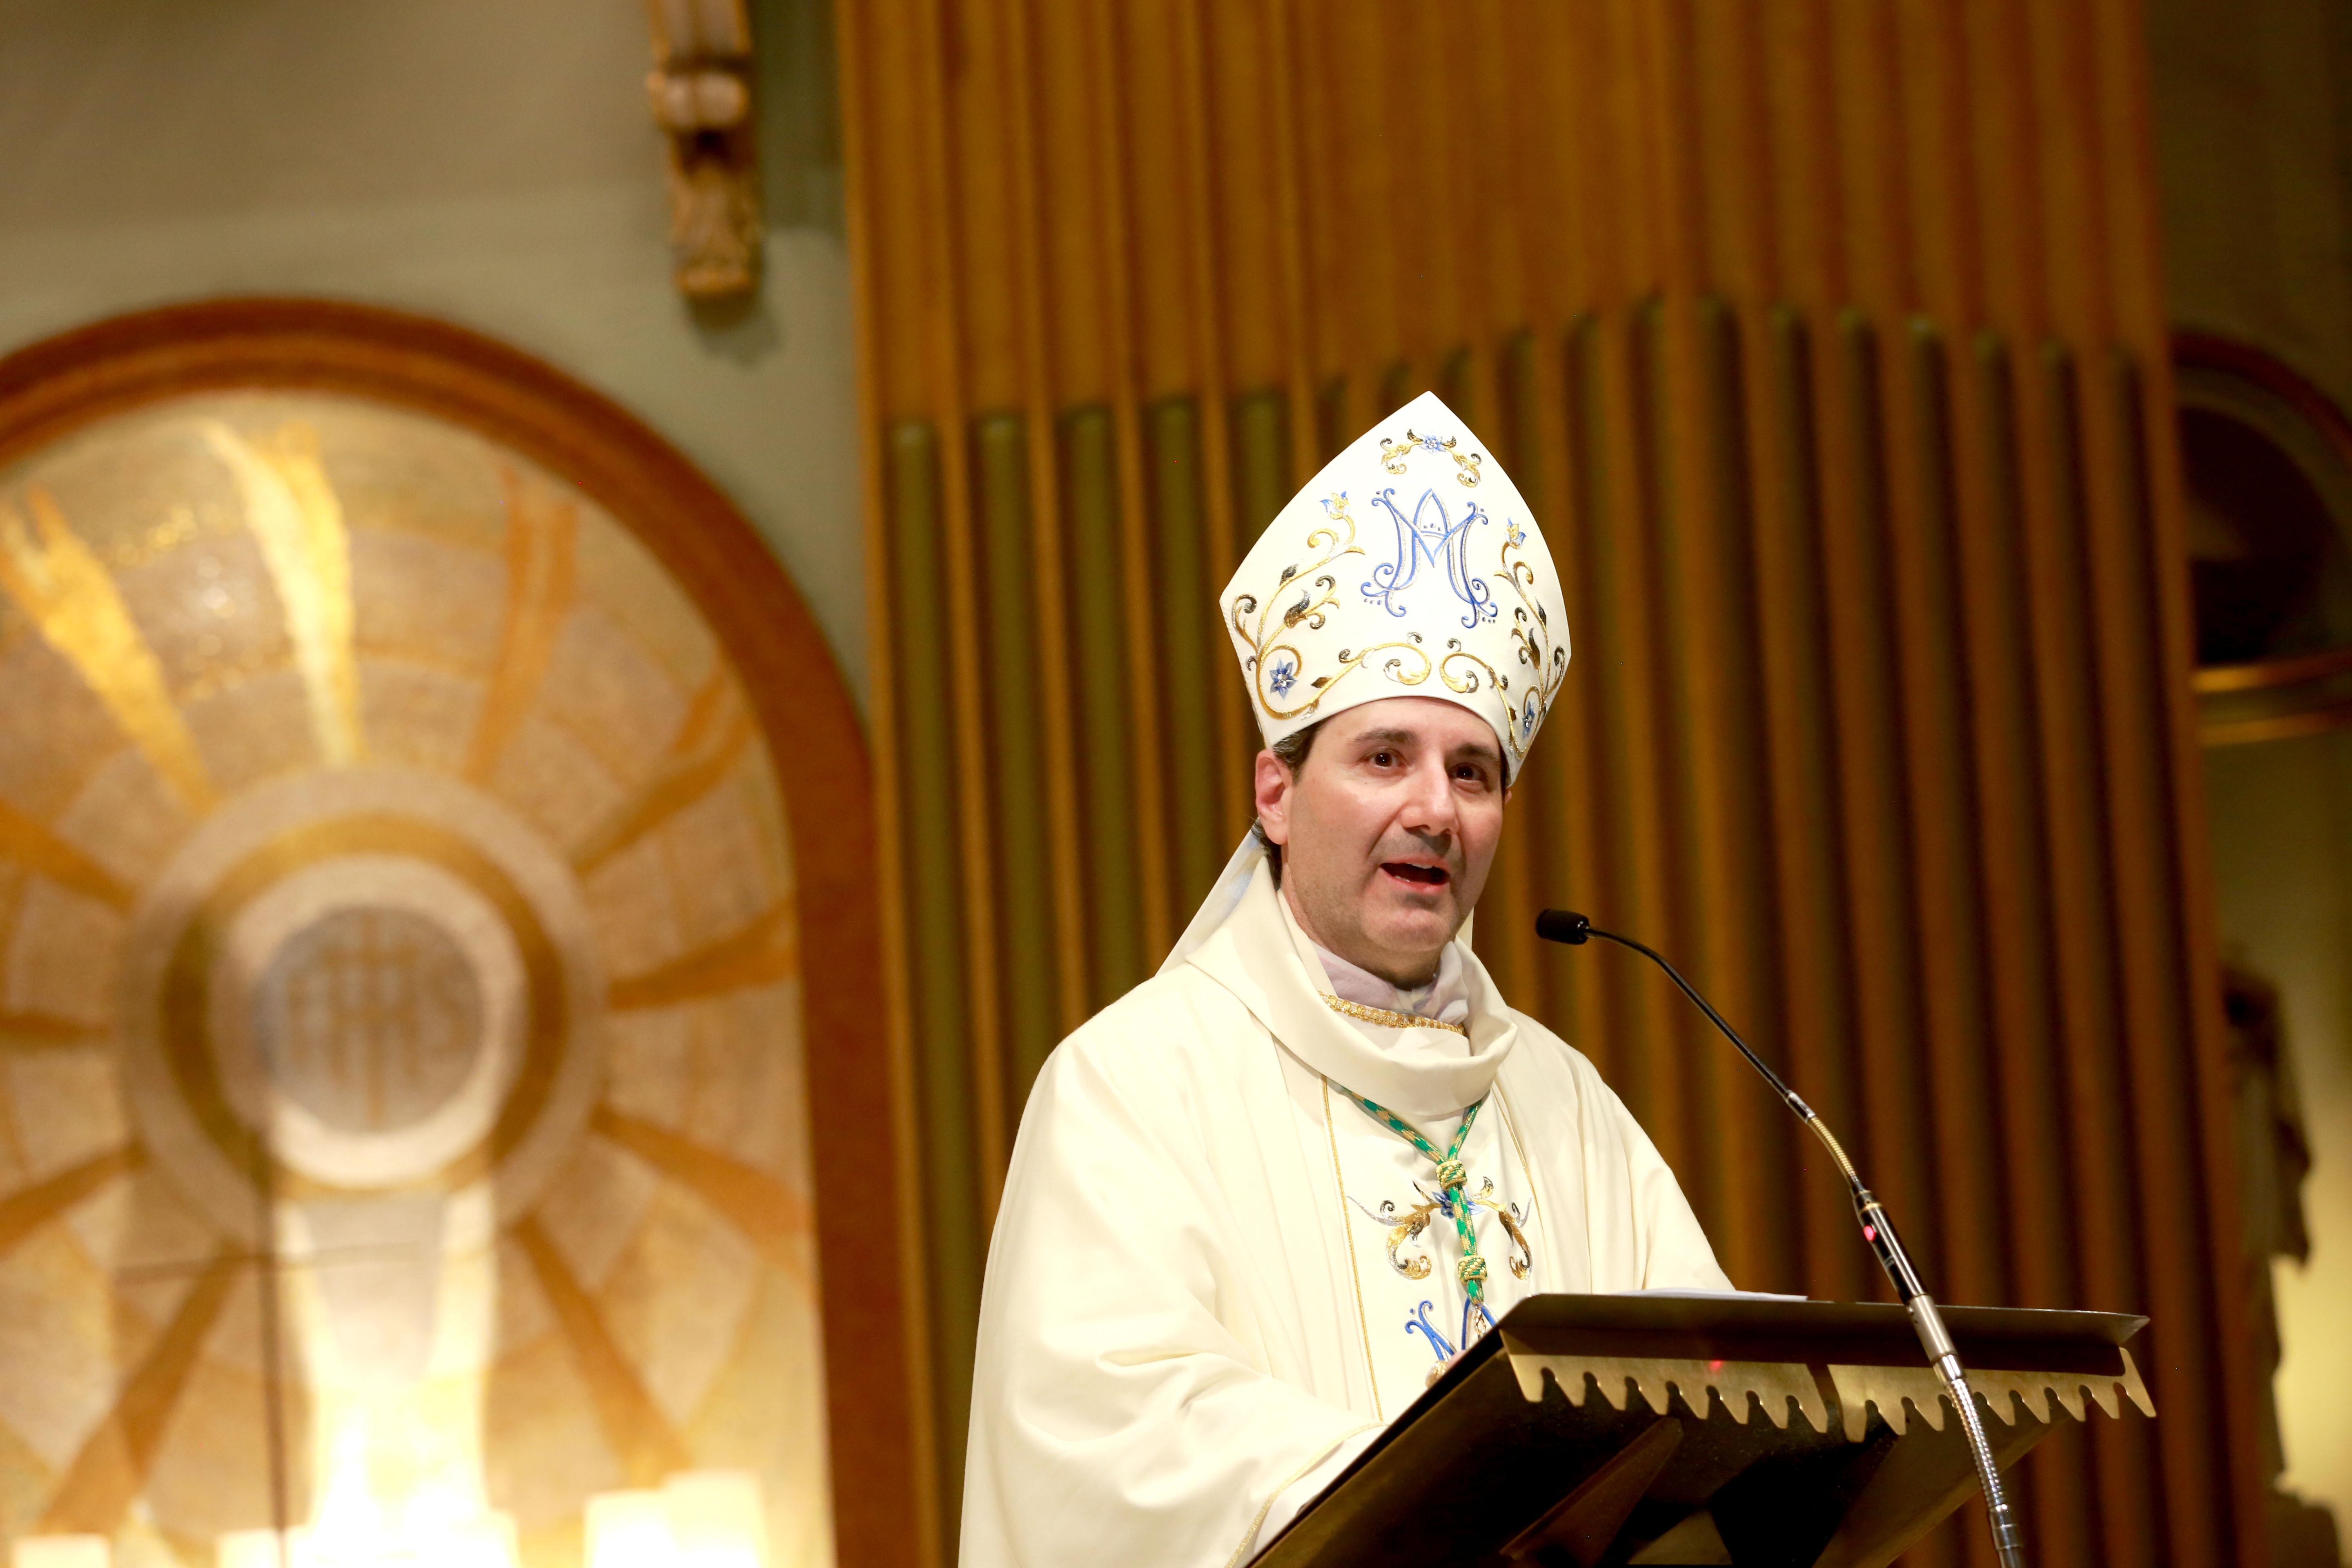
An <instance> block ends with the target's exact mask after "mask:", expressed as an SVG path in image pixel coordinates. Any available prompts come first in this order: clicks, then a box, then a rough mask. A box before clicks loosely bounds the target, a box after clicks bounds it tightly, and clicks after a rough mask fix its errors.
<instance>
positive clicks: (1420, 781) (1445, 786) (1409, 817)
mask: <svg viewBox="0 0 2352 1568" xmlns="http://www.w3.org/2000/svg"><path fill="white" fill-rule="evenodd" d="M1406 804H1407V809H1406V812H1405V826H1407V827H1409V828H1411V829H1412V831H1413V832H1415V833H1419V834H1423V835H1426V836H1427V837H1433V838H1443V837H1448V836H1449V835H1451V834H1452V833H1453V832H1454V828H1455V827H1456V826H1459V824H1460V821H1461V809H1460V804H1459V803H1458V802H1457V801H1455V800H1454V780H1453V778H1452V776H1451V775H1450V774H1449V773H1447V772H1446V770H1445V767H1444V764H1443V763H1436V764H1432V765H1428V766H1423V767H1419V768H1415V769H1414V770H1413V773H1412V798H1411V800H1410V801H1408V802H1407V803H1406Z"/></svg>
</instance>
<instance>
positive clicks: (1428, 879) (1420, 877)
mask: <svg viewBox="0 0 2352 1568" xmlns="http://www.w3.org/2000/svg"><path fill="white" fill-rule="evenodd" d="M1381 870H1383V871H1386V872H1387V873H1388V874H1389V875H1390V876H1391V877H1394V878H1395V879H1397V880H1398V881H1400V882H1402V883H1403V884H1404V885H1405V886H1407V887H1409V888H1422V889H1438V888H1442V887H1444V886H1445V884H1446V883H1448V882H1450V881H1452V880H1453V879H1454V873H1453V872H1451V871H1448V870H1447V869H1446V868H1444V867H1443V866H1422V865H1417V864H1415V863H1414V862H1412V861H1411V860H1383V861H1382V862H1381Z"/></svg>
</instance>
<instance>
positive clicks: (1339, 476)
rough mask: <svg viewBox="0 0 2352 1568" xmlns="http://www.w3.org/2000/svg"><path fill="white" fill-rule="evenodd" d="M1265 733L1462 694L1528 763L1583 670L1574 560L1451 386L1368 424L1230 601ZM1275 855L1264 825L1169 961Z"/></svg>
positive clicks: (1274, 536)
mask: <svg viewBox="0 0 2352 1568" xmlns="http://www.w3.org/2000/svg"><path fill="white" fill-rule="evenodd" d="M1220 606H1221V608H1222V610H1223V617H1224V623H1225V630H1226V631H1227V632H1228V633H1229V634H1230V635H1231V636H1232V637H1233V639H1234V652H1235V654H1236V655H1237V656H1238V657H1239V658H1240V659H1241V663H1242V675H1243V678H1244V680H1245V681H1246V682H1247V684H1248V686H1249V689H1250V707H1251V710H1252V711H1253V712H1254V713H1255V716H1256V718H1257V727H1258V732H1259V733H1260V734H1261V735H1263V736H1264V737H1265V743H1266V744H1267V745H1269V746H1271V745H1273V744H1274V743H1275V742H1277V741H1279V740H1281V739H1282V738H1283V737H1284V736H1286V735H1289V734H1293V733H1295V732H1297V731H1300V730H1304V729H1306V728H1307V726H1308V725H1310V724H1316V723H1319V722H1321V721H1323V720H1326V719H1328V718H1330V717H1331V716H1332V715H1333V714H1335V713H1343V712H1345V711H1347V710H1349V709H1350V708H1353V707H1356V706H1357V705H1358V704H1360V703H1364V702H1375V701H1378V700H1380V699H1381V698H1383V697H1437V698H1443V699H1444V700H1446V701H1449V702H1458V703H1460V704H1461V705H1462V706H1463V707H1465V708H1467V709H1468V710H1470V711H1472V712H1473V713H1475V714H1477V715H1478V717H1480V718H1481V719H1484V720H1485V721H1486V722H1487V724H1488V725H1489V726H1490V727H1491V728H1492V729H1493V730H1494V731H1495V736H1496V740H1498V741H1499V742H1501V743H1502V748H1503V760H1504V771H1505V773H1506V776H1507V777H1509V778H1513V779H1516V778H1517V777H1518V773H1519V767H1520V764H1521V763H1523V762H1525V761H1526V758H1527V754H1528V747H1530V746H1531V745H1533V744H1534V743H1535V738H1536V732H1537V731H1538V730H1540V729H1541V728H1542V727H1543V721H1544V715H1545V714H1546V713H1548V712H1549V711H1550V710H1551V704H1552V699H1553V698H1555V697H1557V696H1558V695H1559V688H1560V683H1561V681H1562V680H1564V679H1566V678H1567V674H1568V606H1567V605H1566V603H1565V601H1564V600H1563V599H1562V598H1561V596H1560V585H1559V573H1557V572H1556V571H1554V570H1553V569H1552V563H1551V552H1550V551H1549V550H1548V549H1546V548H1545V546H1544V540H1543V531H1541V530H1540V529H1538V527H1537V526H1536V520H1535V515H1534V513H1533V512H1531V511H1529V510H1528V503H1527V501H1526V500H1524V499H1523V498H1522V497H1521V496H1520V494H1519V491H1518V487H1517V486H1516V485H1514V484H1512V483H1511V479H1510V476H1509V475H1508V474H1506V473H1505V472H1503V469H1502V465H1500V464H1499V463H1496V461H1495V460H1494V458H1492V457H1491V456H1489V455H1488V453H1487V452H1486V447H1485V444H1484V443H1482V442H1481V441H1480V440H1479V439H1478V438H1477V437H1476V436H1475V435H1474V434H1472V433H1471V430H1470V427H1469V426H1466V425H1465V424H1463V422H1462V421H1461V420H1460V419H1459V418H1458V417H1456V416H1455V415H1454V411H1453V410H1452V409H1449V408H1448V407H1446V406H1445V405H1444V404H1443V403H1440V402H1439V401H1438V400H1437V398H1436V396H1435V395H1433V394H1431V393H1426V392H1425V393H1423V394H1422V395H1420V396H1419V397H1416V398H1414V399H1413V400H1412V402H1411V403H1408V404H1406V405H1404V406H1403V407H1402V408H1400V409H1398V410H1397V411H1396V412H1395V413H1394V414H1391V415H1390V416H1388V417H1387V418H1386V419H1383V420H1381V422H1380V423H1379V424H1377V425H1375V426H1372V427H1371V428H1370V430H1367V431H1365V432H1364V434H1363V435H1361V436H1360V437H1357V438H1356V440H1355V442H1354V443H1353V444H1352V445H1350V446H1349V447H1348V449H1347V450H1346V451H1344V452H1341V453H1340V454H1339V456H1338V457H1336V458H1332V459H1331V460H1330V461H1329V462H1328V463H1327V464H1325V465H1324V466H1323V470H1322V471H1321V472H1320V473H1318V474H1317V475H1316V476H1315V478H1314V479H1312V480H1310V481H1309V482H1308V483H1307V487H1306V488H1305V489H1301V490H1300V491H1299V492H1298V493H1297V495H1295V496H1293V497H1291V498H1290V501H1289V504H1288V505H1286V506H1285V507H1284V508H1283V509H1282V510H1281V511H1280V512H1279V513H1277V514H1276V517H1275V520H1274V521H1273V522H1272V523H1270V524H1269V525H1268V526H1267V528H1266V531H1265V532H1264V533H1263V534H1261V535H1259V536H1258V542H1257V543H1256V544H1255V546H1254V547H1253V548H1252V549H1251V551H1250V552H1249V554H1248V556H1247V557H1246V558H1244V560H1243V562H1242V564H1241V569H1240V570H1239V571H1237V572H1235V573H1234V577H1233V581H1232V582H1230V583H1228V584H1225V591H1224V594H1223V597H1222V599H1221V600H1220ZM1263 858H1265V848H1264V847H1263V846H1262V845H1261V844H1260V843H1259V842H1258V838H1257V836H1256V834H1255V833H1252V834H1251V835H1249V836H1248V837H1245V838H1244V839H1243V840H1242V844H1241V847H1240V848H1239V849H1236V850H1235V851H1234V858H1233V859H1232V861H1230V862H1229V863H1228V864H1227V866H1226V868H1225V870H1224V873H1223V875H1222V876H1220V877H1219V878H1218V879H1217V886H1216V888H1215V889H1213V890H1212V891H1211V893H1210V895H1209V897H1208V900H1207V901H1206V902H1204V903H1202V906H1201V910H1200V912H1199V913H1198V914H1196V915H1194V916H1193V917H1192V924H1191V925H1190V926H1188V927H1186V928H1185V931H1184V934H1183V936H1182V937H1181V938H1180V939H1178V941H1177V943H1176V948H1175V951H1174V952H1171V953H1170V954H1169V956H1168V961H1167V963H1165V964H1163V965H1162V966H1161V967H1162V969H1163V970H1164V969H1166V968H1169V967H1171V966H1173V965H1175V964H1177V963H1181V962H1183V959H1184V957H1185V955H1186V954H1187V953H1189V952H1192V949H1193V948H1195V947H1197V946H1199V945H1200V944H1201V943H1202V942H1205V941H1207V940H1208V938H1209V936H1210V934H1211V933H1212V932H1213V931H1215V930H1216V929H1217V927H1218V926H1220V925H1222V924H1223V923H1224V919H1225V917H1226V916H1227V915H1228V914H1230V913H1232V912H1233V909H1234V905H1235V904H1236V903H1238V902H1239V901H1240V900H1241V896H1242V892H1243V890H1244V889H1246V888H1247V887H1248V886H1249V881H1250V878H1251V876H1252V875H1253V874H1254V873H1255V870H1256V869H1257V866H1258V863H1259V861H1260V860H1262V859H1263Z"/></svg>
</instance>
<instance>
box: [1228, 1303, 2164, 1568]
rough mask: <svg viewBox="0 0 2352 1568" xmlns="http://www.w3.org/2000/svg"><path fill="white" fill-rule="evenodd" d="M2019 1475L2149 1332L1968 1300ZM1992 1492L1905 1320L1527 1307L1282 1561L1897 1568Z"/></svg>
mask: <svg viewBox="0 0 2352 1568" xmlns="http://www.w3.org/2000/svg"><path fill="white" fill-rule="evenodd" d="M1944 1316H1945V1321H1946V1323H1947V1325H1948V1327H1949V1328H1950V1330H1951V1332H1952V1336H1953V1338H1954V1339H1955V1340H1956V1341H1957V1342H1958V1345H1959V1351H1960V1356H1961V1359H1962V1360H1963V1361H1965V1362H1966V1363H1967V1364H1968V1368H1969V1379H1970V1381H1971V1383H1972V1384H1974V1386H1975V1388H1976V1391H1977V1394H1978V1396H1979V1408H1980V1409H1982V1408H1987V1407H1989V1408H1990V1411H1991V1414H1992V1416H1993V1417H1995V1419H1988V1420H1987V1421H1986V1423H1985V1425H1986V1427H1987V1436H1989V1437H1990V1440H1991V1443H1992V1447H1993V1454H1994V1458H1995V1459H1996V1461H1997V1462H1998V1463H1999V1464H2000V1466H2001V1468H2008V1467H2009V1466H2010V1465H2011V1464H2013V1463H2014V1462H2015V1461H2016V1460H2017V1459H2018V1458H2020V1457H2021V1455H2023V1454H2024V1452H2025V1451H2026V1450H2027V1449H2028V1448H2031V1447H2033V1445H2034V1444H2036V1443H2038V1442H2040V1441H2041V1440H2042V1438H2043V1437H2045V1436H2048V1435H2049V1434H2050V1432H2051V1431H2052V1429H2053V1425H2054V1424H2055V1423H2056V1421H2057V1420H2058V1419H2059V1412H2060V1411H2063V1412H2064V1413H2065V1415H2067V1416H2069V1417H2071V1418H2072V1419H2074V1420H2076V1421H2082V1420H2085V1419H2087V1418H2088V1415H2089V1405H2091V1404H2096V1405H2098V1406H2099V1407H2100V1408H2102V1409H2104V1410H2105V1412H2106V1413H2107V1415H2110V1416H2112V1417H2120V1416H2121V1415H2122V1414H2123V1407H2124V1404H2125V1403H2126V1401H2128V1402H2129V1403H2130V1404H2132V1405H2137V1406H2138V1407H2139V1410H2140V1413H2141V1414H2142V1415H2150V1416H2152V1415H2155V1414H2156V1410H2155V1408H2154V1406H2153V1405H2150V1404H2149V1403H2148V1397H2147V1388H2146V1387H2145V1386H2143V1385H2142V1384H2141V1383H2140V1377H2139V1369H2138V1368H2137V1366H2135V1365H2134V1364H2133V1363H2132V1358H2131V1352H2129V1351H2127V1350H2126V1349H2125V1348H2124V1344H2125V1342H2126V1341H2127V1340H2129V1339H2130V1338H2131V1337H2132V1336H2133V1335H2134V1334H2136V1333H2137V1332H2138V1331H2140V1329H2141V1328H2142V1327H2143V1326H2144V1325H2145V1324H2146V1323H2147V1319H2145V1318H2134V1317H2124V1316H2120V1315H2117V1314H2115V1313H2110V1312H2051V1311H2033V1310H2014V1309H2006V1308H1992V1307H1947V1308H1945V1309H1944ZM1976 1489H1977V1478H1976V1472H1975V1470H1974V1468H1972V1466H1971V1464H1970V1461H1969V1454H1968V1450H1967V1447H1966V1446H1965V1444H1964V1443H1963V1442H1962V1439H1961V1435H1960V1424H1959V1422H1958V1420H1956V1419H1954V1418H1953V1415H1952V1412H1951V1411H1950V1410H1949V1408H1948V1405H1947V1404H1946V1402H1945V1400H1944V1397H1943V1390H1942V1385H1941V1384H1939V1383H1938V1382H1937V1378H1936V1374H1935V1373H1933V1372H1932V1371H1930V1370H1929V1369H1928V1367H1927V1365H1926V1364H1925V1363H1923V1362H1922V1361H1921V1358H1920V1354H1919V1340H1918V1336H1917V1335H1916V1333H1915V1332H1914V1331H1913V1330H1912V1327H1911V1321H1910V1320H1909V1318H1907V1317H1906V1315H1905V1314H1904V1310H1903V1309H1902V1308H1900V1307H1894V1306H1858V1305H1846V1304H1842V1303H1834V1302H1823V1301H1782V1300H1755V1299H1741V1298H1737V1297H1671V1296H1538V1297H1535V1298H1533V1299H1531V1300H1527V1301H1523V1302H1521V1303H1520V1304H1519V1305H1518V1306H1517V1307H1516V1308H1514V1309H1512V1310H1511V1311H1510V1312H1509V1313H1508V1314H1507V1316H1506V1317H1505V1318H1504V1319H1503V1321H1502V1322H1501V1323H1500V1324H1499V1325H1498V1326H1497V1327H1496V1329H1495V1331H1493V1332H1491V1333H1489V1334H1487V1335H1486V1337H1485V1338H1483V1339H1481V1340H1480V1341H1479V1342H1477V1343H1476V1344H1475V1345H1473V1346H1472V1347H1471V1348H1470V1349H1469V1351H1468V1352H1465V1354H1464V1355H1463V1356H1462V1358H1461V1359H1460V1360H1459V1361H1457V1362H1456V1363H1454V1365H1453V1367H1451V1368H1450V1369H1449V1370H1448V1371H1447V1372H1446V1373H1445V1375H1444V1377H1442V1378H1440V1379H1439V1380H1438V1381H1437V1383H1436V1384H1434V1385H1433V1386H1432V1387H1431V1388H1430V1390H1429V1392H1428V1393H1426V1394H1423V1395H1422V1397H1421V1398H1420V1399H1418V1400H1416V1401H1415V1402H1414V1403H1413V1405H1412V1408H1410V1409H1409V1410H1407V1411H1405V1413H1404V1414H1403V1415H1401V1416H1399V1417H1398V1418H1397V1420H1396V1421H1395V1422H1394V1423H1393V1424H1392V1425H1391V1426H1389V1428H1388V1429H1387V1430H1386V1431H1385V1432H1383V1433H1382V1434H1381V1437H1380V1439H1379V1440H1378V1441H1377V1442H1376V1443H1374V1444H1373V1446H1372V1447H1370V1449H1368V1450H1366V1452H1365V1453H1364V1454H1363V1456H1362V1457H1361V1458H1359V1459H1358V1460H1357V1461H1356V1462H1355V1463H1354V1464H1353V1465H1351V1466H1350V1467H1349V1468H1348V1469H1347V1470H1346V1471H1344V1472H1343V1473H1342V1474H1341V1475H1340V1476H1339V1479H1337V1480H1335V1481H1334V1482H1332V1484H1331V1485H1330V1486H1329V1487H1328V1489H1325V1490H1324V1492H1323V1493H1322V1495H1321V1496H1319V1497H1318V1498H1317V1499H1316V1500H1315V1501H1314V1502H1313V1503H1312V1504H1311V1505H1309V1506H1308V1507H1307V1509H1306V1510H1303V1511H1302V1512H1301V1513H1300V1514H1299V1516H1298V1517H1297V1519H1296V1520H1295V1521H1292V1523H1291V1525H1290V1527H1289V1528H1288V1529H1287V1530H1286V1531H1283V1533H1282V1534H1281V1535H1280V1536H1278V1537H1277V1538H1276V1540H1275V1542H1273V1543H1272V1544H1271V1545H1270V1546H1269V1547H1268V1548H1267V1549H1266V1550H1265V1552H1264V1553H1262V1554H1261V1555H1260V1556H1259V1557H1258V1559H1257V1563H1259V1564H1262V1565H1264V1568H1309V1565H1310V1564H1312V1565H1314V1568H1341V1565H1343V1564H1344V1565H1345V1568H1383V1565H1388V1564H1393V1565H1395V1568H1449V1565H1453V1564H1462V1565H1465V1568H1468V1565H1471V1564H1487V1565H1494V1568H1533V1565H1535V1564H1543V1565H1545V1568H1552V1565H1557V1564H1570V1563H1572V1564H1575V1565H1577V1568H1600V1565H1601V1564H1613V1563H1738V1564H1742V1565H1747V1564H1759V1563H1762V1564H1772V1565H1775V1568H1778V1565H1780V1564H1787V1565H1789V1568H1798V1565H1800V1564H1814V1565H1818V1568H1832V1565H1834V1568H1861V1565H1864V1564H1872V1563H1887V1562H1890V1561H1892V1560H1893V1559H1894V1558H1895V1555H1896V1553H1898V1552H1902V1551H1903V1549H1904V1548H1906V1547H1907V1546H1909V1545H1910V1544H1911V1543H1912V1542H1916V1541H1917V1540H1918V1539H1919V1538H1920V1537H1921V1536H1923V1535H1925V1534H1926V1533H1927V1531H1928V1530H1929V1529H1931V1528H1932V1527H1933V1526H1934V1525H1936V1524H1937V1522H1938V1521H1941V1520H1942V1519H1943V1518H1944V1516H1945V1515H1947V1514H1948V1513H1950V1512H1951V1511H1952V1510H1954V1509H1955V1508H1958V1506H1959V1505H1960V1503H1961V1501H1962V1500H1964V1499H1966V1498H1967V1497H1969V1495H1970V1494H1971V1493H1973V1492H1974V1491H1975V1490H1976Z"/></svg>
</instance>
